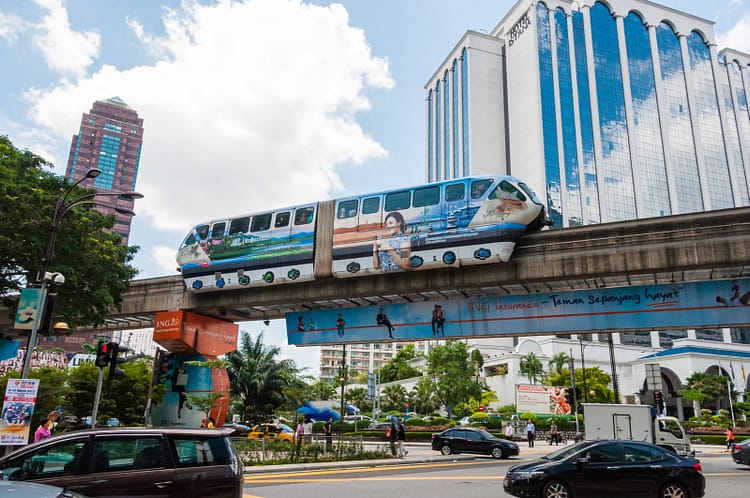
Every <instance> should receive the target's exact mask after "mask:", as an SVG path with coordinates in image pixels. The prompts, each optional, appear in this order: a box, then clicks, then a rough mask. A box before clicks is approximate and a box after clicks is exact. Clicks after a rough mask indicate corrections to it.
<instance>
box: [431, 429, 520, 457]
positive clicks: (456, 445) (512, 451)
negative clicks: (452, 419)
mask: <svg viewBox="0 0 750 498" xmlns="http://www.w3.org/2000/svg"><path fill="white" fill-rule="evenodd" d="M432 449H433V450H435V451H439V452H440V453H442V454H443V455H451V454H454V453H478V454H482V455H492V458H508V457H511V456H516V455H518V453H519V449H518V445H517V444H516V443H514V442H512V441H508V440H507V439H502V438H499V437H496V436H493V435H492V434H490V433H489V432H487V431H485V430H482V429H475V428H473V427H453V428H451V429H446V430H444V431H443V432H440V433H436V434H433V435H432Z"/></svg>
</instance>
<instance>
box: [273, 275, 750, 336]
mask: <svg viewBox="0 0 750 498" xmlns="http://www.w3.org/2000/svg"><path fill="white" fill-rule="evenodd" d="M438 311H439V312H438ZM748 325H750V279H747V278H745V279H736V280H712V281H705V282H683V283H675V284H667V285H643V286H632V287H615V288H601V289H587V290H581V291H568V292H548V293H538V294H523V295H507V296H481V297H471V298H462V299H452V300H446V301H439V302H436V301H433V302H429V301H425V302H417V303H398V304H388V305H383V306H367V307H353V308H338V309H336V308H334V309H324V310H310V311H303V312H296V313H287V314H286V326H287V339H288V342H289V344H295V345H318V344H343V343H363V342H379V341H389V340H400V341H415V340H426V339H432V338H440V339H443V338H445V339H448V338H454V339H457V338H466V337H502V336H505V335H528V334H557V333H576V332H601V331H605V332H606V331H622V330H634V329H641V330H658V329H672V328H676V329H679V328H702V327H717V326H724V327H725V326H748Z"/></svg>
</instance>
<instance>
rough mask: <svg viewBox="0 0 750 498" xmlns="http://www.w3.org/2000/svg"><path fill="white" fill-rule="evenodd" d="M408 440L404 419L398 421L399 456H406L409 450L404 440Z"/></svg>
mask: <svg viewBox="0 0 750 498" xmlns="http://www.w3.org/2000/svg"><path fill="white" fill-rule="evenodd" d="M405 441H406V426H404V419H401V420H399V422H398V457H399V458H404V457H405V456H406V454H407V453H409V452H408V451H406V450H405V449H404V442H405Z"/></svg>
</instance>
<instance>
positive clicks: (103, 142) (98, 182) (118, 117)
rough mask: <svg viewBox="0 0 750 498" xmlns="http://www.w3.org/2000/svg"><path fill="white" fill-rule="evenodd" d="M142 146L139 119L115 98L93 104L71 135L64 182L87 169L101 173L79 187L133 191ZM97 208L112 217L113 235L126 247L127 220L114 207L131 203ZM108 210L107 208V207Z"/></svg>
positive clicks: (128, 206)
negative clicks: (77, 128) (113, 224)
mask: <svg viewBox="0 0 750 498" xmlns="http://www.w3.org/2000/svg"><path fill="white" fill-rule="evenodd" d="M142 145H143V119H141V118H139V117H138V113H137V112H136V111H135V110H134V109H132V108H131V107H129V106H128V105H127V104H126V103H125V102H123V101H122V99H120V98H119V97H112V98H110V99H107V100H103V101H101V100H97V101H96V102H94V105H93V107H92V108H91V111H89V113H88V114H84V115H83V117H82V118H81V128H80V129H79V130H78V134H77V135H73V141H72V143H71V145H70V155H69V156H68V167H67V169H66V171H65V178H66V179H67V180H68V181H70V182H76V181H78V180H80V179H81V178H83V177H84V176H85V175H86V172H87V171H88V170H89V169H91V168H96V169H99V170H101V174H100V175H99V176H97V177H96V178H94V179H90V180H86V181H85V182H83V185H85V186H87V187H91V188H95V189H97V190H100V191H103V192H107V191H125V192H130V191H133V190H135V181H136V177H137V176H138V163H139V162H140V159H141V146H142ZM110 199H111V200H110V201H109V202H108V203H107V204H104V205H99V204H97V208H98V209H99V210H100V211H102V212H104V213H107V214H109V213H112V214H114V215H115V226H114V227H113V229H112V230H113V231H114V232H116V233H118V234H120V235H122V237H123V242H124V243H125V244H127V242H128V236H129V235H130V220H131V218H130V216H127V215H124V214H119V213H116V212H115V210H114V209H113V208H114V207H118V208H124V209H127V210H132V209H133V203H134V201H133V200H132V199H122V198H119V197H111V198H110ZM107 206H111V207H107Z"/></svg>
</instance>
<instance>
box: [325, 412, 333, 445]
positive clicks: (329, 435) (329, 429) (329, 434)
mask: <svg viewBox="0 0 750 498" xmlns="http://www.w3.org/2000/svg"><path fill="white" fill-rule="evenodd" d="M323 430H324V431H325V433H326V451H331V450H332V449H333V417H328V420H327V421H326V424H325V425H324V426H323Z"/></svg>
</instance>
